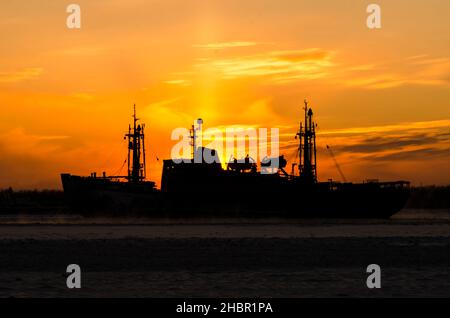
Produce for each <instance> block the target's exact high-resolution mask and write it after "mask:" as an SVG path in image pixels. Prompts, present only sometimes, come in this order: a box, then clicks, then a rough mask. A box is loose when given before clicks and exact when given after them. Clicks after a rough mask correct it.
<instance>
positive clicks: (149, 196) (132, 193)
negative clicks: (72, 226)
mask: <svg viewBox="0 0 450 318" xmlns="http://www.w3.org/2000/svg"><path fill="white" fill-rule="evenodd" d="M192 173H193V175H192V176H190V175H189V173H187V174H186V171H183V173H181V174H180V173H179V172H175V173H173V174H172V173H169V174H167V173H163V188H162V191H159V190H156V189H155V188H154V186H153V185H152V184H151V183H150V184H146V183H139V184H130V183H127V182H102V181H101V180H91V179H89V178H83V177H77V176H72V175H62V182H63V187H64V192H65V195H66V198H67V200H68V202H69V204H70V205H71V206H72V207H73V208H74V211H75V212H76V213H80V214H83V215H84V216H99V215H108V216H120V217H126V216H136V215H139V216H145V217H177V218H191V217H208V218H221V217H231V218H234V217H236V218H264V217H283V218H332V219H339V218H357V219H363V218H389V217H391V216H392V215H394V214H395V213H397V212H398V211H400V210H401V209H402V208H403V206H404V205H405V203H406V201H407V199H408V197H409V188H408V187H404V186H402V185H401V184H398V183H362V184H353V183H347V184H334V183H328V182H326V183H315V184H304V183H302V182H301V181H300V180H295V179H294V180H292V179H288V178H282V177H280V176H278V175H273V176H272V175H261V174H255V175H251V174H234V173H227V172H224V171H222V172H220V173H219V174H217V175H216V174H215V173H213V172H211V171H210V172H209V173H206V174H202V173H199V172H198V171H192ZM194 175H195V178H194V179H192V178H191V177H193V176H194ZM202 176H203V177H202Z"/></svg>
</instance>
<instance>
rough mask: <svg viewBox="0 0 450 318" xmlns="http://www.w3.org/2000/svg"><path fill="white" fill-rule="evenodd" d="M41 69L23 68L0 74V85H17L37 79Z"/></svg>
mask: <svg viewBox="0 0 450 318" xmlns="http://www.w3.org/2000/svg"><path fill="white" fill-rule="evenodd" d="M42 72H43V69H42V68H25V69H23V70H20V71H14V72H0V83H18V82H22V81H26V80H31V79H34V78H37V77H39V76H40V75H41V74H42Z"/></svg>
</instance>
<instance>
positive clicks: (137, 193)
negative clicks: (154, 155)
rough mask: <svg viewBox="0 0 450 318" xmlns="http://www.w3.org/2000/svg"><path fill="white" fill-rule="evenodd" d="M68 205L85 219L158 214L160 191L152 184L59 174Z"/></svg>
mask: <svg viewBox="0 0 450 318" xmlns="http://www.w3.org/2000/svg"><path fill="white" fill-rule="evenodd" d="M61 181H62V185H63V189H64V195H65V198H66V202H67V204H68V205H69V206H70V207H71V208H72V209H73V210H74V212H76V213H78V214H82V215H84V216H100V215H102V216H103V215H106V216H126V215H140V214H142V213H148V212H150V211H157V210H158V209H159V208H160V206H159V204H160V192H159V191H158V190H156V188H155V184H154V183H153V182H139V183H130V182H121V181H111V180H107V179H102V178H90V177H80V176H74V175H70V174H62V175H61Z"/></svg>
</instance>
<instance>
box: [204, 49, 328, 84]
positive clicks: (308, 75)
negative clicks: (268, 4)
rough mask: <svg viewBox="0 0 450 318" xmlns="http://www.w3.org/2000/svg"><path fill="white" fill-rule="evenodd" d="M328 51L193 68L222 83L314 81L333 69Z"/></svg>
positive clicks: (244, 58) (222, 61)
mask: <svg viewBox="0 0 450 318" xmlns="http://www.w3.org/2000/svg"><path fill="white" fill-rule="evenodd" d="M332 53H333V52H331V51H326V50H322V49H307V50H296V51H276V52H266V53H262V54H258V55H252V56H241V57H232V58H225V59H200V60H199V62H198V63H197V65H196V67H197V68H200V69H206V70H212V71H215V72H217V73H219V74H221V76H222V78H223V79H238V78H242V77H269V78H271V79H272V80H273V81H274V82H280V81H287V80H294V79H295V80H298V79H304V80H307V79H316V78H320V77H323V76H324V75H325V74H326V73H325V71H324V70H325V69H326V68H328V67H330V66H332V65H333V63H332V62H331V58H332Z"/></svg>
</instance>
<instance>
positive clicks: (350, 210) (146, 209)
mask: <svg viewBox="0 0 450 318" xmlns="http://www.w3.org/2000/svg"><path fill="white" fill-rule="evenodd" d="M303 109H304V119H303V122H300V125H299V130H298V131H297V133H296V134H295V138H296V139H297V140H298V149H297V151H298V153H297V157H298V162H293V163H291V165H292V170H291V172H290V173H288V172H287V171H286V166H287V163H288V162H287V160H286V159H285V157H284V155H281V156H278V157H276V158H267V157H265V158H263V159H262V160H261V162H259V163H257V162H256V161H255V160H254V159H252V158H251V157H249V156H248V155H247V156H246V157H244V158H240V159H235V158H232V159H231V160H230V161H229V162H227V163H226V164H225V165H224V166H223V165H222V163H221V162H220V159H219V158H218V153H217V150H216V149H208V148H205V147H203V146H199V145H197V143H196V140H197V138H198V136H197V135H196V129H195V127H194V126H192V129H191V130H190V131H191V134H190V137H191V139H192V142H191V146H192V156H191V158H185V159H182V160H180V159H167V160H164V161H163V168H162V177H161V187H160V189H157V188H156V186H155V183H154V182H152V181H146V176H145V149H144V126H141V125H139V124H137V118H136V113H134V116H133V118H134V125H133V127H131V126H130V128H129V133H128V134H127V135H126V138H128V139H129V146H128V154H129V155H128V159H129V160H130V159H131V160H132V161H131V162H130V161H128V162H129V165H128V166H129V169H128V175H127V176H122V177H120V176H112V177H108V176H106V174H104V173H103V175H102V176H97V175H96V173H92V174H91V175H90V176H88V177H80V176H73V175H70V174H62V175H61V178H62V183H63V188H64V192H65V193H66V194H67V196H68V198H69V201H70V202H71V203H72V204H75V205H77V206H78V208H81V207H86V206H87V207H89V208H90V210H91V211H98V210H99V209H101V210H104V211H116V212H114V213H113V214H119V215H123V216H126V215H129V214H134V213H143V214H144V215H146V216H166V217H183V218H189V217H210V218H216V217H217V218H220V217H232V218H235V217H236V218H258V217H283V218H335V219H340V218H357V219H363V218H390V217H391V216H392V215H394V214H395V213H397V212H398V211H400V210H401V209H402V208H403V206H404V205H405V203H406V201H407V199H408V197H409V194H410V183H409V182H408V181H403V180H400V181H384V182H380V181H378V180H367V181H365V182H362V183H353V182H347V181H346V180H345V178H344V180H343V181H339V182H338V181H334V180H332V179H329V180H327V181H319V180H318V177H317V147H316V127H317V125H316V124H315V122H314V120H313V111H312V108H311V107H309V105H308V103H307V102H306V101H305V104H304V108H303ZM199 122H201V120H200V119H199ZM327 148H328V149H329V147H328V146H327ZM329 150H330V151H331V149H329ZM206 153H207V154H208V156H209V157H213V158H214V160H212V161H211V160H208V161H206V160H205V159H204V158H205V154H206ZM198 159H199V160H198ZM333 160H334V161H335V163H336V166H337V168H338V170H339V172H340V173H341V175H342V171H341V169H340V168H339V166H338V164H337V161H336V160H335V158H334V156H333ZM273 162H276V163H277V164H276V165H275V167H276V171H275V172H272V173H265V172H264V170H265V169H266V168H267V167H273V166H274V165H272V163H273ZM137 211H139V212H137ZM108 213H109V212H108ZM93 214H95V213H93Z"/></svg>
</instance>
